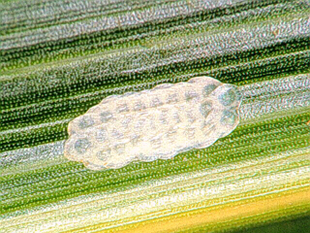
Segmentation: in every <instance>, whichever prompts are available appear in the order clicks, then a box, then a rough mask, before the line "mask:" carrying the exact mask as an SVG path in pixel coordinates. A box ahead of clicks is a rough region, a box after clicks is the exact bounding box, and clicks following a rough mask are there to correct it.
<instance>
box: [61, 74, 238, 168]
mask: <svg viewBox="0 0 310 233" xmlns="http://www.w3.org/2000/svg"><path fill="white" fill-rule="evenodd" d="M241 99H242V95H241V93H240V92H239V90H238V88H237V87H236V86H235V85H231V84H223V83H221V82H219V81H218V80H216V79H213V78H210V77H195V78H192V79H190V80H189V81H188V82H180V83H177V84H161V85H158V86H156V87H154V88H152V89H150V90H144V91H141V92H130V93H126V94H124V95H113V96H109V97H107V98H105V99H103V100H102V101H101V102H100V103H99V104H98V105H95V106H93V107H92V108H90V109H89V110H88V111H87V112H86V113H85V114H84V115H81V116H79V117H77V118H75V119H73V120H72V121H71V122H70V123H69V126H68V133H69V138H68V140H67V141H66V142H65V150H64V155H65V156H66V157H67V158H68V159H69V160H73V161H79V162H82V163H84V165H85V166H86V167H87V168H89V169H92V170H102V169H107V168H111V169H117V168H121V167H124V166H126V165H128V164H129V163H131V162H133V161H136V162H138V161H143V162H149V161H154V160H157V159H172V158H173V157H174V156H176V155H177V154H179V153H181V152H185V151H188V150H191V149H194V148H196V149H199V148H206V147H209V146H211V145H212V144H213V143H214V142H215V141H216V140H218V139H219V138H221V137H225V136H226V135H228V134H230V133H231V132H232V131H233V130H234V129H235V128H236V127H237V125H238V123H239V116H238V108H239V106H240V104H241Z"/></svg>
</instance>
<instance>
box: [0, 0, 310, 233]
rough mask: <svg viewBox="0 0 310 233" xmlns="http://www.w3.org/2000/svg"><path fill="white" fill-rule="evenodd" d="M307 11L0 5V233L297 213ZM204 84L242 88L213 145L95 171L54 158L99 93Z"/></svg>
mask: <svg viewBox="0 0 310 233" xmlns="http://www.w3.org/2000/svg"><path fill="white" fill-rule="evenodd" d="M309 14H310V3H309V1H308V0H303V1H301V0H295V1H294V0H292V1H281V0H261V1H254V0H253V1H250V0H238V1H228V0H223V1H211V0H210V1H198V0H197V1H183V0H179V1H173V0H157V1H147V2H145V1H143V0H136V1H124V0H114V1H93V0H87V1H82V0H78V1H73V0H69V1H68V0H66V1H64V0H56V1H39V0H32V1H29V2H27V3H26V2H25V1H20V0H7V1H2V2H1V3H0V187H1V188H0V225H1V227H0V232H2V231H3V232H23V231H29V232H44V231H50V232H60V231H72V232H93V231H106V232H116V231H125V232H188V231H190V232H201V231H214V232H222V231H239V230H242V229H249V228H251V229H252V230H253V231H254V232H255V229H257V228H256V227H258V226H263V225H266V224H267V225H268V224H276V223H278V222H282V223H283V222H284V221H293V220H294V219H304V218H306V217H307V216H309V212H310V205H309V203H310V198H309V197H310V188H309V184H310V183H309V180H310V166H309V165H310V72H309V71H310V65H309V64H310V43H309V41H310V40H309V36H310V27H309ZM202 75H207V76H211V77H214V78H216V79H218V80H220V81H221V82H224V83H233V84H235V85H237V86H238V88H239V89H240V91H241V92H242V93H243V102H242V106H241V107H240V109H239V112H240V118H241V122H240V125H239V126H238V127H237V129H236V130H234V131H233V132H232V133H231V134H230V135H228V136H227V137H225V138H222V139H220V140H218V141H217V142H216V143H215V144H213V145H212V146H211V147H208V148H205V149H201V150H191V151H188V152H185V153H181V154H179V155H177V156H176V157H175V158H174V159H172V160H157V161H154V162H147V163H146V162H139V163H132V164H130V165H128V166H126V167H124V168H121V169H116V170H113V169H111V170H104V171H100V172H98V171H91V170H88V169H86V168H85V167H84V166H83V165H82V164H81V163H77V162H70V161H68V160H66V158H65V157H64V156H63V144H64V141H65V140H66V139H67V138H68V133H67V126H68V123H69V122H70V121H71V120H72V119H73V118H75V117H77V116H79V115H81V114H83V113H85V112H86V111H87V109H89V108H90V107H92V106H94V105H96V104H98V103H99V102H100V101H101V100H102V99H103V98H105V97H107V96H109V95H113V94H123V93H126V92H129V91H141V90H144V89H149V88H152V87H153V86H155V85H158V84H160V83H177V82H181V81H187V80H188V79H190V78H192V77H195V76H202ZM267 225H266V227H267ZM296 229H297V230H296V232H297V231H299V230H298V229H299V228H296ZM292 232H293V231H292Z"/></svg>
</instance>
